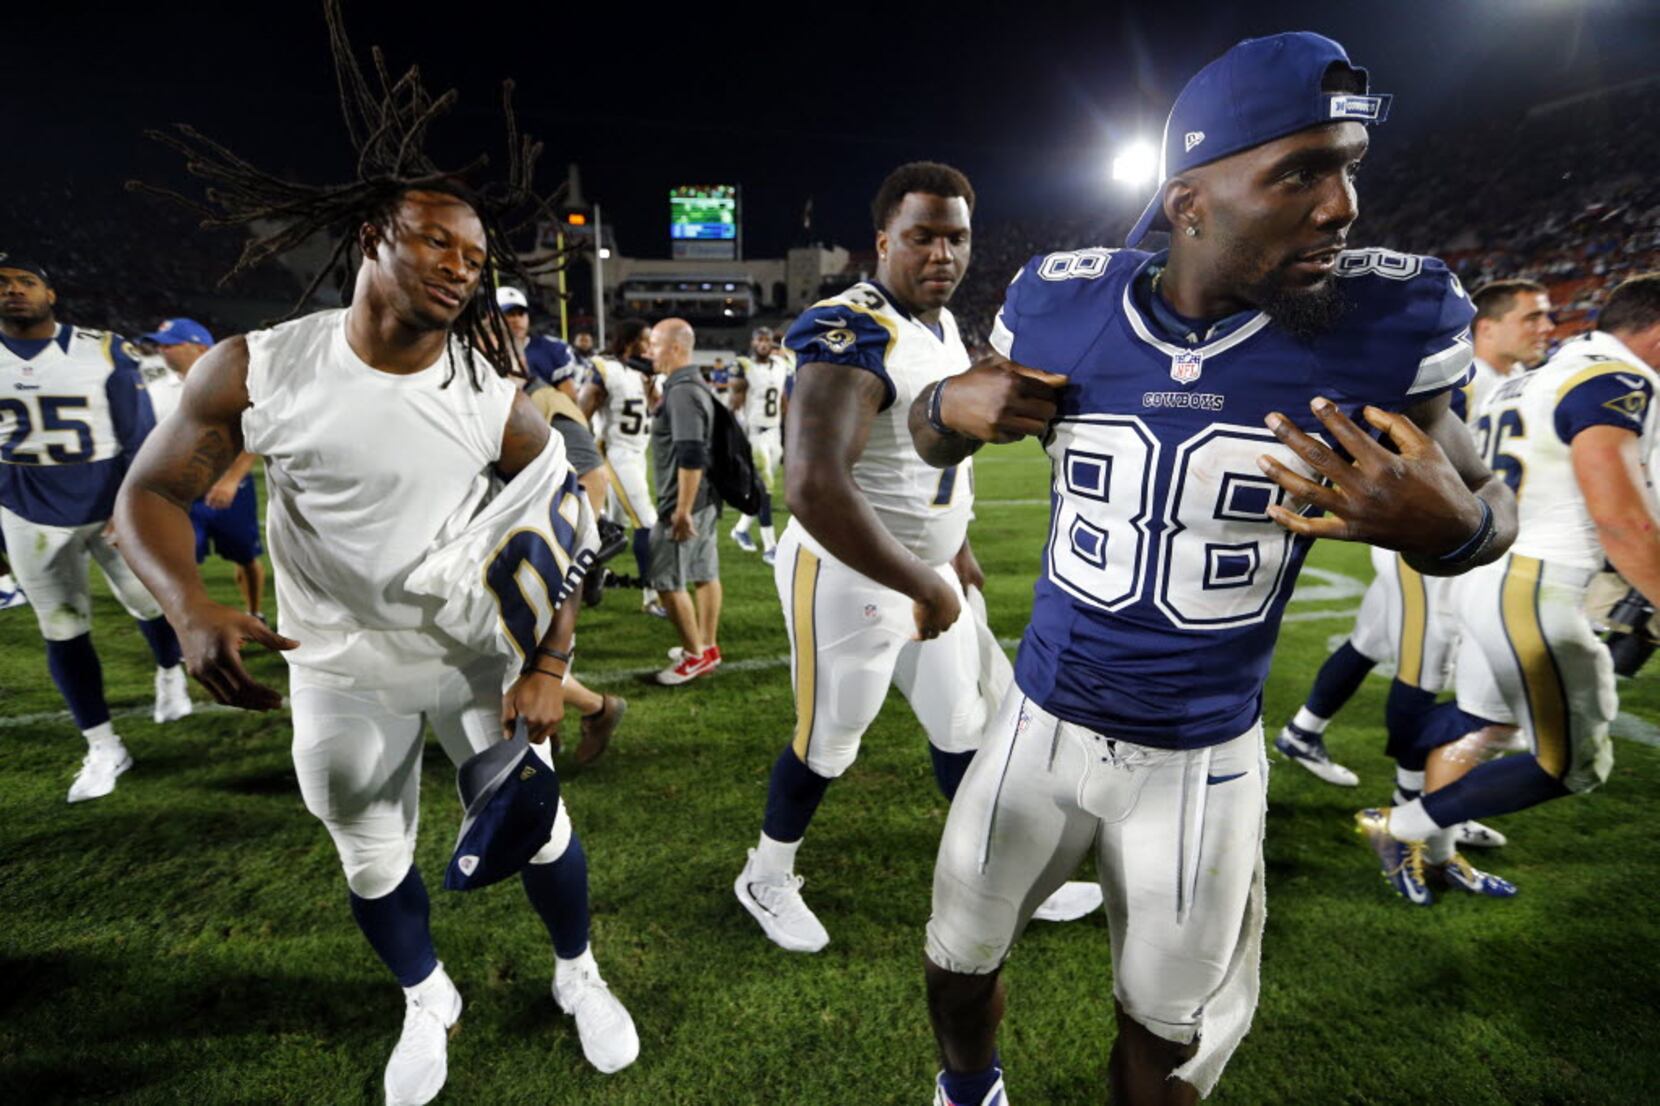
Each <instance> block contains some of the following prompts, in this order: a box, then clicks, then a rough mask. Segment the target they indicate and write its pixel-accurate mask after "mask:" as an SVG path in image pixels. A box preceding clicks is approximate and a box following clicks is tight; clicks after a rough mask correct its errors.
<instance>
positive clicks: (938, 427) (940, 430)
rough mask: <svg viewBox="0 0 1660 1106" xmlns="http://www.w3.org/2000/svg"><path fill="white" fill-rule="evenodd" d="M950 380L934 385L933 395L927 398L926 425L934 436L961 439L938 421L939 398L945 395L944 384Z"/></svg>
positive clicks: (943, 380)
mask: <svg viewBox="0 0 1660 1106" xmlns="http://www.w3.org/2000/svg"><path fill="white" fill-rule="evenodd" d="M949 379H951V378H950V377H945V378H943V379H941V380H939V381H938V382H937V383H935V385H934V394H933V395H931V396H929V397H928V425H929V426H931V427H933V428H934V432H935V433H936V434H943V435H945V436H946V437H948V438H961V437H962V436H963V435H961V434H959V433H957V432H956V431H955V430H953V429H951V428H950V427H949V426H947V425H945V423H944V422H943V421H941V419H940V398H941V397H942V396H944V395H945V382H946V381H947V380H949Z"/></svg>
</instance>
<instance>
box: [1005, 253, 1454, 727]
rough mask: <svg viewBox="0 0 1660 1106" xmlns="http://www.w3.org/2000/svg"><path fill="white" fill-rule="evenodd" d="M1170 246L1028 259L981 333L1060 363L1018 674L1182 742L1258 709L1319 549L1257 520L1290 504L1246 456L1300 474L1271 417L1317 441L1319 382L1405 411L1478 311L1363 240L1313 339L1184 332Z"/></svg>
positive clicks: (1056, 701)
mask: <svg viewBox="0 0 1660 1106" xmlns="http://www.w3.org/2000/svg"><path fill="white" fill-rule="evenodd" d="M1164 260H1165V255H1162V254H1160V255H1150V254H1147V253H1144V252H1141V251H1136V250H1108V249H1088V250H1078V251H1068V252H1063V253H1054V254H1049V255H1047V256H1043V257H1037V258H1034V259H1033V260H1032V261H1031V262H1030V263H1028V264H1027V265H1026V267H1025V268H1023V269H1022V270H1021V272H1020V273H1019V274H1018V275H1017V276H1016V277H1015V279H1014V281H1013V283H1012V284H1011V285H1010V287H1009V289H1008V293H1007V296H1006V298H1005V302H1004V305H1003V309H1002V311H1001V312H1000V313H999V314H998V318H997V323H996V325H995V327H994V329H993V332H992V338H991V342H992V345H993V347H995V348H996V349H997V350H998V352H1000V353H1002V354H1003V355H1004V356H1006V357H1009V358H1010V359H1011V360H1013V361H1015V362H1017V363H1018V364H1021V365H1026V366H1030V367H1032V368H1038V369H1044V370H1048V371H1050V372H1055V373H1062V374H1065V375H1066V376H1067V377H1068V384H1067V386H1066V387H1065V388H1064V389H1063V390H1062V394H1061V401H1060V414H1059V416H1058V417H1057V419H1056V421H1055V423H1054V424H1053V425H1052V427H1051V430H1050V433H1049V436H1048V438H1047V440H1046V449H1047V451H1048V453H1049V457H1050V460H1051V465H1052V473H1053V479H1052V482H1051V496H1050V501H1051V517H1050V527H1049V534H1048V538H1047V542H1046V547H1045V551H1044V558H1043V571H1042V573H1041V574H1040V575H1039V577H1038V582H1037V586H1036V589H1035V593H1034V601H1033V609H1032V621H1031V624H1030V626H1029V627H1028V628H1027V631H1026V635H1025V638H1024V639H1023V641H1022V642H1021V646H1020V656H1019V658H1018V661H1017V664H1016V679H1017V681H1018V682H1019V684H1020V686H1021V688H1022V690H1023V691H1024V692H1025V693H1026V694H1027V695H1029V696H1030V697H1031V698H1032V699H1034V700H1035V701H1036V702H1037V703H1038V704H1039V705H1041V706H1042V707H1043V708H1044V709H1045V710H1046V711H1048V712H1050V713H1051V714H1054V715H1056V716H1058V717H1060V718H1063V719H1065V720H1067V721H1071V722H1075V723H1078V724H1080V725H1083V726H1087V727H1089V728H1090V729H1092V730H1095V731H1098V732H1100V733H1102V734H1105V735H1107V736H1109V737H1119V738H1123V739H1126V740H1129V741H1132V742H1135V743H1138V744H1142V745H1149V746H1156V747H1161V748H1193V747H1199V746H1204V745H1211V744H1217V743H1220V742H1223V741H1226V740H1229V739H1230V738H1233V737H1237V736H1238V735H1239V734H1241V733H1243V732H1244V731H1245V730H1247V729H1249V728H1250V727H1251V726H1252V725H1253V724H1255V722H1256V720H1257V718H1258V717H1259V716H1260V714H1261V710H1262V704H1261V699H1262V687H1263V683H1264V681H1265V680H1266V679H1267V675H1268V664H1269V660H1270V659H1271V657H1272V654H1273V647H1274V639H1275V637H1276V635H1277V634H1278V631H1279V622H1280V616H1281V614H1282V613H1283V611H1284V608H1285V603H1286V601H1287V599H1288V598H1289V596H1290V594H1291V589H1292V586H1293V584H1294V582H1295V580H1296V576H1297V572H1298V570H1299V569H1300V568H1301V566H1302V562H1303V558H1304V557H1305V555H1306V554H1307V552H1308V546H1309V544H1310V543H1309V542H1308V541H1307V540H1305V539H1301V538H1296V537H1294V536H1293V535H1291V534H1290V533H1289V532H1288V531H1286V530H1284V529H1283V528H1281V527H1280V526H1279V525H1278V524H1277V523H1275V522H1274V521H1273V520H1272V519H1271V518H1270V517H1269V514H1268V508H1269V507H1270V506H1271V505H1273V504H1276V503H1283V502H1285V500H1286V498H1287V496H1286V493H1285V492H1284V491H1282V490H1281V489H1280V488H1279V486H1278V485H1276V484H1275V483H1274V482H1273V481H1271V480H1269V479H1268V477H1266V476H1265V475H1263V473H1262V471H1261V469H1260V468H1258V466H1257V460H1256V459H1257V457H1258V456H1259V455H1261V454H1264V453H1267V454H1271V455H1273V456H1275V457H1277V458H1278V459H1279V460H1280V461H1281V462H1282V463H1284V464H1286V465H1287V466H1288V467H1291V468H1293V469H1295V470H1297V471H1301V472H1303V473H1305V474H1309V471H1310V470H1309V469H1308V468H1307V466H1305V465H1304V464H1303V463H1302V462H1301V461H1300V460H1299V459H1297V457H1296V455H1295V454H1293V453H1292V452H1291V451H1290V450H1289V449H1288V448H1286V447H1285V446H1283V445H1281V444H1280V443H1279V442H1278V441H1277V440H1276V439H1275V438H1274V436H1273V434H1272V433H1271V432H1270V431H1269V430H1268V429H1267V427H1266V426H1264V424H1263V419H1264V418H1265V416H1267V415H1268V414H1269V413H1270V412H1273V411H1279V412H1281V413H1282V414H1284V415H1286V416H1287V417H1288V418H1290V419H1291V420H1292V421H1294V422H1295V423H1296V424H1297V425H1298V426H1300V427H1301V428H1302V429H1303V430H1304V431H1306V432H1308V433H1310V434H1313V435H1315V436H1320V431H1321V427H1320V424H1319V422H1318V421H1317V420H1316V419H1315V418H1314V416H1313V414H1312V413H1311V412H1310V411H1309V408H1308V404H1309V401H1310V400H1311V399H1313V398H1314V397H1315V396H1316V395H1323V396H1325V397H1327V398H1328V399H1330V400H1332V401H1333V402H1334V403H1336V404H1337V405H1338V407H1339V408H1340V409H1342V410H1343V411H1344V412H1345V413H1346V414H1348V415H1349V416H1350V417H1351V418H1354V419H1356V420H1357V421H1359V419H1360V416H1359V411H1360V408H1361V407H1362V406H1363V405H1366V404H1372V405H1374V406H1377V407H1382V408H1385V409H1388V410H1396V411H1398V410H1401V409H1403V408H1406V407H1410V406H1413V405H1414V404H1417V403H1419V402H1421V401H1423V400H1425V399H1428V398H1430V397H1431V396H1433V395H1436V394H1437V393H1439V392H1442V391H1445V390H1447V389H1449V388H1452V387H1455V386H1457V385H1459V384H1462V383H1463V382H1464V380H1465V379H1466V378H1467V376H1468V374H1469V368H1470V362H1471V357H1472V353H1471V348H1470V340H1469V325H1470V320H1471V318H1472V316H1473V314H1474V310H1473V308H1472V307H1471V306H1470V302H1469V300H1468V298H1467V297H1466V296H1465V295H1464V291H1463V289H1462V288H1460V287H1459V284H1458V281H1457V278H1456V277H1454V276H1453V275H1452V274H1451V273H1450V272H1448V270H1447V269H1446V268H1445V266H1443V265H1442V264H1441V263H1440V262H1439V261H1437V260H1435V259H1433V258H1423V257H1414V256H1409V255H1405V254H1397V253H1393V252H1390V251H1385V250H1357V251H1350V252H1347V253H1345V254H1343V255H1342V256H1341V257H1340V258H1339V261H1338V265H1337V278H1336V279H1337V280H1338V290H1339V292H1340V294H1341V295H1342V296H1343V297H1344V300H1345V301H1346V303H1347V309H1346V310H1345V311H1344V312H1343V313H1342V315H1341V317H1340V318H1339V319H1338V320H1337V321H1336V323H1335V324H1333V325H1332V326H1331V327H1329V328H1328V329H1326V330H1324V331H1323V332H1321V333H1320V334H1318V335H1317V336H1315V337H1312V338H1300V337H1298V336H1296V335H1294V334H1292V333H1291V332H1289V331H1287V330H1285V329H1283V328H1282V327H1280V326H1278V325H1276V324H1275V323H1274V322H1273V321H1272V320H1270V318H1269V317H1268V315H1267V314H1265V313H1262V312H1254V313H1253V312H1246V313H1242V314H1240V315H1236V316H1233V317H1231V318H1229V319H1225V320H1222V321H1221V322H1220V323H1219V324H1217V325H1216V326H1213V327H1212V328H1211V329H1210V331H1209V333H1208V334H1206V335H1204V336H1203V337H1200V336H1199V335H1197V334H1193V333H1188V334H1186V335H1184V336H1183V337H1182V338H1180V339H1177V338H1175V337H1173V335H1174V330H1173V328H1172V320H1174V322H1175V323H1182V322H1185V320H1175V319H1174V316H1173V314H1172V313H1171V312H1169V311H1168V310H1167V309H1166V310H1165V311H1164V313H1163V316H1162V318H1163V320H1164V321H1163V322H1161V321H1160V320H1161V317H1160V316H1158V315H1155V312H1156V311H1157V310H1158V309H1159V305H1155V304H1154V302H1153V297H1155V296H1157V295H1158V293H1157V291H1156V289H1155V287H1154V284H1155V276H1156V274H1157V272H1158V271H1159V269H1160V268H1161V267H1162V265H1163V263H1164ZM1161 304H1162V301H1161ZM1362 425H1365V424H1364V423H1362Z"/></svg>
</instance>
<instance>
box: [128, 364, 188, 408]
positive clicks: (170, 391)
mask: <svg viewBox="0 0 1660 1106" xmlns="http://www.w3.org/2000/svg"><path fill="white" fill-rule="evenodd" d="M138 371H139V372H141V373H143V374H144V390H145V391H146V392H148V393H150V406H151V408H152V409H154V411H155V413H156V422H158V423H159V422H161V421H162V420H164V419H166V418H167V416H168V415H171V414H172V413H173V412H174V411H177V410H178V409H179V398H180V397H181V396H183V395H184V377H182V376H180V375H179V374H178V373H176V372H174V371H173V370H172V369H170V368H168V367H167V362H166V361H163V360H162V359H161V358H159V357H143V358H140V359H139V362H138Z"/></svg>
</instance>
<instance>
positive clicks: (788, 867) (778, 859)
mask: <svg viewBox="0 0 1660 1106" xmlns="http://www.w3.org/2000/svg"><path fill="white" fill-rule="evenodd" d="M799 848H801V842H800V841H791V842H788V843H785V842H783V841H774V840H773V839H772V838H770V837H768V836H767V835H766V834H764V833H763V834H762V835H761V843H760V844H759V845H756V846H755V872H756V874H757V875H763V876H787V875H789V874H790V873H791V872H793V871H795V852H796V850H797V849H799Z"/></svg>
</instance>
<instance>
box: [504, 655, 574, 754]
mask: <svg viewBox="0 0 1660 1106" xmlns="http://www.w3.org/2000/svg"><path fill="white" fill-rule="evenodd" d="M520 718H523V719H524V722H525V735H526V736H527V737H528V738H529V739H530V743H531V744H532V745H540V744H541V743H542V742H544V741H546V740H547V739H548V738H550V737H552V738H554V749H555V751H557V750H558V747H559V746H558V735H559V723H560V722H562V721H564V719H565V683H564V681H563V680H561V679H560V678H559V677H558V676H555V675H553V674H552V673H551V672H546V671H543V670H541V669H537V668H533V669H531V670H530V671H528V672H526V673H524V674H523V675H522V676H520V677H519V678H518V679H517V680H514V681H513V686H512V687H510V688H508V689H507V694H506V695H504V696H502V700H501V734H502V739H503V740H507V739H509V738H511V737H512V736H513V728H514V723H516V722H517V721H518V720H519V719H520Z"/></svg>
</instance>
